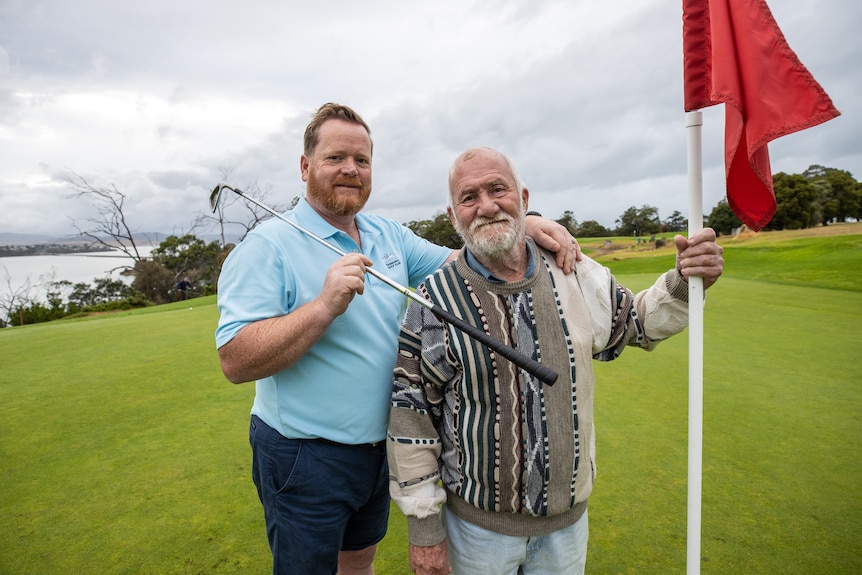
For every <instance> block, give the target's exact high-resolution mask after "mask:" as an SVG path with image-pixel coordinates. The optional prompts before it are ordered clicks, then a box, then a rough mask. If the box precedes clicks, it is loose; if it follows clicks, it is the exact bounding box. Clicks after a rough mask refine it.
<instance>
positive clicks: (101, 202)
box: [67, 174, 144, 262]
mask: <svg viewBox="0 0 862 575" xmlns="http://www.w3.org/2000/svg"><path fill="white" fill-rule="evenodd" d="M67 181H68V182H69V183H70V184H71V185H72V195H73V196H74V197H78V198H86V199H87V200H89V201H90V203H91V204H93V206H95V208H96V211H97V212H98V214H99V215H98V216H95V217H91V218H85V220H86V221H87V222H89V223H90V224H91V227H90V228H89V229H86V230H82V229H81V228H80V227H79V226H78V224H77V222H75V220H72V225H73V226H75V229H76V230H78V234H79V235H80V236H81V237H84V238H87V239H89V240H91V241H93V242H95V243H97V244H99V245H102V246H105V247H108V248H112V249H119V250H120V251H121V252H123V253H124V254H126V255H127V256H129V257H130V258H132V259H133V260H134V261H136V262H138V261H141V260H142V259H144V256H142V255H141V254H140V252H139V251H138V246H137V244H136V243H135V237H134V233H133V231H132V228H131V227H130V226H129V223H128V221H127V220H126V214H125V212H124V211H123V208H124V207H125V202H126V195H125V194H124V193H122V192H121V191H119V190H118V189H117V188H116V186H114V184H111V185H110V187H108V188H97V187H96V186H93V185H92V184H90V183H89V182H88V181H87V180H86V179H84V178H83V177H82V176H79V175H77V174H75V175H74V177H71V178H68V179H67Z"/></svg>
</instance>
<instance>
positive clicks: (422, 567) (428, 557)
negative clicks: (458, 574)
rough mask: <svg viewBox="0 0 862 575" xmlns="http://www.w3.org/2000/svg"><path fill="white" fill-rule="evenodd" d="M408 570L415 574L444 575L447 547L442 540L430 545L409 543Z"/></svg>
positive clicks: (446, 569) (446, 571)
mask: <svg viewBox="0 0 862 575" xmlns="http://www.w3.org/2000/svg"><path fill="white" fill-rule="evenodd" d="M410 570H411V571H413V572H414V573H416V575H446V574H447V573H451V572H452V568H451V567H449V547H448V546H447V545H446V541H442V542H440V543H438V544H437V545H433V546H431V547H420V546H419V545H413V544H411V545H410Z"/></svg>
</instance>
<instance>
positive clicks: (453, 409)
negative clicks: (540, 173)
mask: <svg viewBox="0 0 862 575" xmlns="http://www.w3.org/2000/svg"><path fill="white" fill-rule="evenodd" d="M528 200H529V192H528V190H527V188H526V187H524V185H523V184H522V183H521V182H520V180H519V178H518V175H517V173H516V171H515V169H514V167H513V166H512V163H511V162H510V161H509V160H508V158H506V157H505V156H504V155H503V154H501V153H499V152H497V151H495V150H491V149H488V148H479V149H472V150H468V151H467V152H464V153H463V154H461V155H460V156H459V157H458V158H457V159H456V160H455V163H454V165H453V167H452V170H451V172H450V176H449V208H448V212H449V217H450V218H451V220H452V223H453V224H454V226H455V228H456V229H457V230H458V232H459V233H460V234H461V236H462V237H463V239H464V242H465V248H466V249H464V250H462V253H461V255H460V257H459V258H458V260H457V261H455V262H453V263H451V264H449V265H446V266H444V267H443V268H442V269H440V270H439V271H437V272H435V273H434V274H433V275H432V276H430V277H429V278H427V279H426V280H425V281H424V282H423V283H422V284H421V285H420V286H419V292H420V293H422V294H423V295H424V296H425V297H427V298H428V299H429V300H431V301H433V302H434V303H436V304H438V305H440V306H441V307H443V308H445V309H448V310H449V311H452V312H453V313H456V314H457V315H460V316H461V317H462V318H463V319H465V320H467V321H469V322H471V323H473V324H474V325H477V326H480V327H483V328H484V329H485V331H487V332H488V333H489V334H490V335H491V336H493V337H495V338H496V339H498V340H500V341H503V342H505V343H508V344H510V345H511V346H512V347H515V348H517V349H519V350H520V351H521V352H522V353H524V354H526V355H527V356H531V357H533V358H535V359H537V360H539V361H541V362H542V363H543V364H546V365H547V366H548V367H550V368H551V369H553V370H554V371H556V372H557V373H558V374H559V379H558V380H557V382H556V384H555V385H554V386H553V387H548V386H543V385H542V384H541V383H540V382H539V381H537V380H536V379H535V378H534V377H533V376H531V375H530V374H528V373H527V372H525V371H522V370H520V369H518V368H517V367H516V366H514V365H513V364H511V363H509V362H508V361H506V360H505V359H503V358H500V357H498V356H497V355H496V354H494V353H493V352H492V351H490V350H488V349H487V348H484V347H482V346H481V345H480V344H478V343H476V342H474V341H473V340H470V339H469V338H467V337H465V336H464V335H463V334H462V333H460V332H458V331H457V330H453V329H451V328H448V327H447V326H446V325H443V324H441V322H440V321H439V320H438V319H437V318H436V317H434V316H433V314H431V313H430V312H428V310H427V309H426V308H424V307H422V306H420V305H418V304H415V303H412V304H411V305H410V307H409V308H408V311H407V315H406V317H405V319H404V322H403V323H402V328H401V336H400V338H399V355H398V360H397V363H396V367H395V372H394V374H395V378H394V379H395V382H394V385H393V394H392V406H391V413H390V420H389V444H388V457H389V465H390V473H391V475H392V477H391V479H390V492H391V494H392V497H393V499H394V500H395V501H396V503H397V504H398V506H399V507H400V508H401V510H402V511H403V512H404V513H405V515H407V520H408V532H409V544H410V565H411V569H412V570H414V571H415V572H416V573H417V574H419V575H436V574H442V573H447V572H448V571H449V568H450V564H451V568H452V572H454V573H456V574H458V575H479V574H484V573H494V574H497V575H509V574H511V575H515V574H532V575H540V574H541V575H561V574H581V573H583V570H584V564H585V561H586V548H587V537H588V528H587V501H588V498H589V495H590V491H591V489H592V485H593V479H594V473H595V466H594V446H595V436H594V433H593V387H594V383H595V381H594V376H593V370H592V365H591V364H592V360H593V359H598V360H611V359H614V358H616V357H617V356H619V354H620V353H621V352H622V351H623V349H624V348H625V347H626V346H627V345H634V346H638V347H641V348H643V349H647V350H650V349H652V348H653V347H655V345H656V344H657V343H658V342H660V341H662V340H664V339H666V338H668V337H670V336H672V335H674V334H676V333H678V332H680V331H682V330H683V328H684V327H685V326H686V324H687V298H688V290H687V286H686V278H687V277H690V276H694V275H696V276H701V277H703V278H704V285H705V286H706V287H709V286H710V285H712V284H713V283H714V282H715V280H716V279H717V278H718V277H719V276H720V275H721V272H722V268H723V260H722V257H721V253H722V250H721V248H720V247H719V246H718V245H716V244H715V241H714V240H715V233H714V232H713V231H712V230H710V229H706V230H704V231H702V232H700V233H698V234H696V235H695V236H694V237H692V238H689V239H686V238H684V237H682V236H677V237H676V238H675V239H674V242H675V244H676V248H677V250H678V257H677V262H678V264H677V267H674V268H672V269H670V271H668V272H666V273H665V274H663V275H662V276H660V277H659V278H658V280H657V281H656V282H655V284H654V285H653V286H652V287H650V288H649V289H647V290H644V291H642V292H640V293H638V294H637V295H635V294H633V293H632V292H631V291H629V290H628V289H626V288H624V287H623V286H621V285H619V284H617V283H616V281H615V280H614V277H613V276H612V275H611V273H610V272H609V270H607V269H606V268H604V267H603V266H601V265H599V264H597V263H596V262H594V261H593V260H590V259H588V258H584V259H583V260H582V261H580V262H578V263H577V264H576V269H575V272H574V273H573V274H567V273H564V272H563V270H560V269H559V268H558V267H557V266H556V265H555V263H554V261H553V259H552V258H551V257H549V256H550V254H548V252H545V251H544V250H542V249H539V248H537V247H536V245H535V244H534V243H533V242H532V241H530V240H529V239H527V238H526V236H525V234H524V219H525V213H526V210H527V205H528ZM441 480H442V481H441ZM441 503H442V504H443V505H442V508H441V505H440V504H441Z"/></svg>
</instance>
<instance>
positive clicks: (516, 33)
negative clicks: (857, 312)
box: [0, 0, 862, 234]
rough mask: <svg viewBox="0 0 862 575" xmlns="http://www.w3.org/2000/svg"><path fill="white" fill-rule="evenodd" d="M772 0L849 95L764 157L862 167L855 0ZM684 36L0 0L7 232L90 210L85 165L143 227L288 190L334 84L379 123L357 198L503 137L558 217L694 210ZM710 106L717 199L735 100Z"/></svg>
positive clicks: (623, 1)
mask: <svg viewBox="0 0 862 575" xmlns="http://www.w3.org/2000/svg"><path fill="white" fill-rule="evenodd" d="M769 3H770V8H771V9H772V12H773V14H774V16H775V18H776V20H777V21H778V23H779V25H780V26H781V28H782V30H783V31H784V34H785V36H786V37H787V39H788V41H789V43H790V46H791V47H792V48H793V49H794V51H795V52H796V53H797V55H798V56H799V58H800V60H801V61H802V62H803V63H804V64H805V65H806V66H807V67H808V69H809V70H810V71H811V72H812V74H813V75H814V77H815V78H816V79H817V80H818V81H819V82H820V84H821V85H822V86H823V87H824V89H825V90H826V91H827V92H828V93H829V95H830V96H831V97H832V99H833V101H834V103H835V105H836V107H837V108H838V109H839V110H840V111H841V112H842V115H841V116H840V117H838V118H836V119H834V120H831V121H830V122H827V123H826V124H822V125H821V126H818V127H815V128H812V129H810V130H806V131H804V132H801V133H797V134H794V135H791V136H787V137H784V138H782V139H780V140H777V141H775V142H773V143H772V144H770V153H771V158H772V167H773V171H774V172H778V171H784V172H788V173H800V172H802V171H804V170H805V169H806V168H807V167H808V166H809V165H811V164H821V165H825V166H829V167H833V168H838V169H844V170H849V171H850V172H851V173H852V174H853V175H854V176H855V177H856V178H857V179H860V178H862V121H860V117H862V116H860V114H862V104H860V102H862V94H860V92H862V36H860V34H859V31H858V27H859V23H860V22H862V3H860V2H858V1H857V0H771V1H770V2H769ZM681 45H682V39H681V7H680V2H678V1H673V0H614V1H606V2H598V1H595V0H560V1H555V0H531V1H529V2H527V1H526V0H523V1H520V2H519V1H515V0H437V1H435V2H405V1H402V0H372V1H369V2H361V3H360V2H353V1H348V0H329V1H327V2H295V1H290V0H283V1H280V0H271V1H268V0H245V1H244V2H213V1H211V0H180V1H177V0H171V1H167V0H148V1H146V2H144V1H131V0H130V1H128V2H116V1H113V0H75V1H68V0H0V206H2V207H0V214H2V217H0V232H15V233H52V234H67V233H74V231H75V230H74V227H73V226H72V221H73V220H74V221H77V222H78V223H79V224H80V225H82V226H83V227H86V225H87V224H86V220H85V218H87V217H88V216H92V215H93V212H92V208H91V207H90V206H89V205H88V204H87V203H86V202H85V201H83V200H81V199H73V198H71V197H70V193H69V192H70V186H69V183H68V181H69V179H70V178H74V177H76V176H80V177H84V178H86V179H87V181H89V182H90V183H91V184H93V185H96V186H110V185H114V186H116V188H117V189H118V190H120V191H122V192H123V193H125V194H126V195H127V200H126V216H127V218H128V220H129V222H130V223H131V225H132V227H133V228H134V229H136V230H137V231H163V232H166V233H180V232H185V231H187V230H188V229H189V228H190V226H191V222H192V221H193V220H194V218H195V216H196V215H197V213H198V212H201V211H204V210H205V209H206V201H207V196H208V191H209V190H211V189H212V187H213V186H214V185H215V184H216V183H217V182H219V181H220V180H222V178H223V177H224V176H225V175H228V181H229V182H230V183H232V184H234V185H236V186H240V187H248V186H257V187H259V188H260V189H264V190H269V201H270V202H279V203H282V204H286V203H288V202H289V201H290V200H291V199H292V198H293V197H294V196H297V195H302V193H303V192H304V186H303V183H302V181H301V179H300V176H299V156H300V154H301V140H302V132H303V129H304V127H305V125H306V123H307V122H308V119H309V116H310V114H311V113H312V112H313V111H314V110H315V109H316V108H317V107H318V106H319V105H320V104H322V103H324V102H329V101H335V102H340V103H343V104H347V105H350V106H352V107H353V108H354V109H356V110H357V111H358V112H359V113H360V114H362V115H363V116H364V118H365V119H366V120H367V121H368V123H369V124H370V126H371V129H372V136H373V138H374V141H375V149H374V153H375V156H374V191H373V193H372V197H371V200H370V201H369V204H368V205H367V207H366V210H368V211H371V212H374V213H379V214H382V215H386V216H389V217H392V218H395V219H397V220H399V221H402V222H406V221H410V220H417V219H426V218H430V217H432V216H433V215H434V214H436V213H437V212H439V211H441V210H442V209H443V207H444V205H445V194H446V173H447V171H448V168H449V166H450V164H451V162H452V160H453V159H454V158H455V156H456V155H457V154H458V153H459V152H461V151H463V150H464V149H466V148H467V147H470V146H474V145H487V146H492V147H496V148H498V149H500V150H502V151H504V152H506V153H507V154H509V155H510V156H511V157H512V158H513V160H514V162H515V164H516V166H517V167H518V169H519V171H520V173H521V176H522V178H523V180H524V181H525V182H526V183H527V185H528V187H529V188H530V190H531V193H532V196H531V208H533V209H538V210H540V211H541V212H543V213H544V214H545V215H547V216H550V217H554V218H556V217H559V216H560V215H561V214H562V213H563V211H565V210H570V211H572V212H573V213H574V215H575V217H576V218H577V219H578V220H579V221H584V220H597V221H598V222H599V223H601V224H603V225H605V226H608V227H613V226H614V224H615V220H616V219H617V217H618V216H619V215H620V214H622V213H623V212H624V211H625V210H626V208H628V207H630V206H638V207H640V206H642V205H645V204H646V205H651V206H655V207H657V208H659V215H660V217H661V218H662V219H664V218H667V217H668V216H670V215H671V214H672V212H673V211H675V210H679V211H681V212H683V213H684V214H686V215H687V200H686V133H685V127H684V125H685V119H684V113H683V110H682V50H681ZM704 120H705V126H704V132H703V139H704V156H703V161H704V210H705V211H706V212H707V213H708V212H709V211H710V209H711V208H712V206H714V205H715V204H716V203H717V202H718V201H719V200H720V199H721V198H722V197H723V195H724V167H723V163H722V151H721V146H722V140H723V125H724V111H723V107H722V106H717V107H714V108H710V109H708V110H705V113H704Z"/></svg>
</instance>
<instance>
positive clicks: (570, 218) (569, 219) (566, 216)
mask: <svg viewBox="0 0 862 575" xmlns="http://www.w3.org/2000/svg"><path fill="white" fill-rule="evenodd" d="M554 221H556V222H557V223H558V224H560V225H561V226H563V227H564V228H566V229H567V230H569V233H570V234H572V235H573V236H576V235H578V220H576V219H575V214H573V213H572V212H571V211H569V210H566V211H565V212H563V216H562V217H561V218H560V219H558V220H554Z"/></svg>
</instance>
